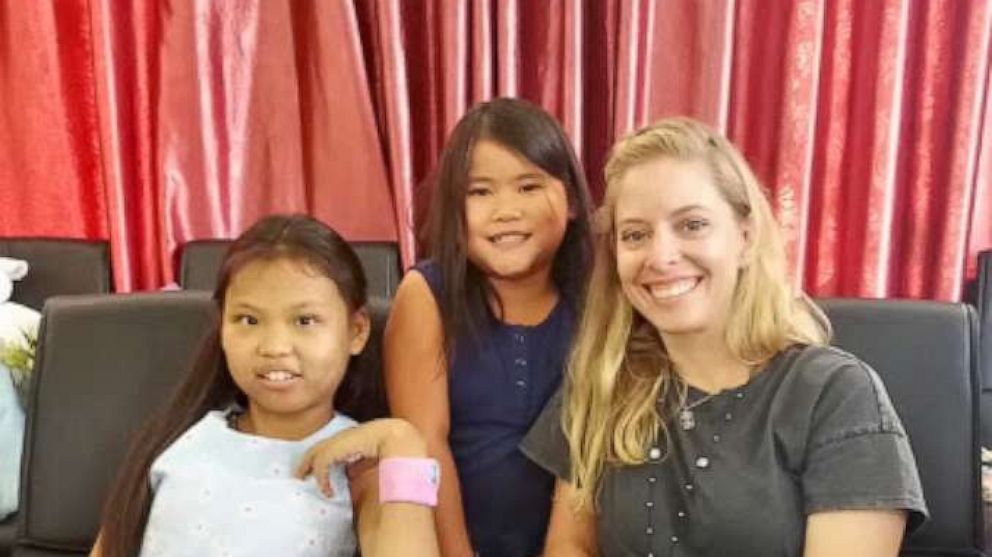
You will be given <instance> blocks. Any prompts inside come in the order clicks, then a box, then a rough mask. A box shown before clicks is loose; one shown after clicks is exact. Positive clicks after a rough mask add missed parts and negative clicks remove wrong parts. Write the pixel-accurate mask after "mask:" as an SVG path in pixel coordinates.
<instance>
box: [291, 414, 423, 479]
mask: <svg viewBox="0 0 992 557" xmlns="http://www.w3.org/2000/svg"><path fill="white" fill-rule="evenodd" d="M426 455H427V444H426V443H425V442H424V439H423V437H421V435H420V433H418V432H417V430H416V429H415V428H414V427H413V426H412V425H410V424H409V423H407V422H406V421H404V420H400V419H396V418H386V419H381V420H372V421H371V422H367V423H364V424H362V425H359V426H356V427H353V428H350V429H346V430H344V431H342V432H340V433H338V434H337V435H335V436H333V437H331V438H329V439H326V440H324V441H321V442H320V443H317V444H316V445H314V446H313V447H311V448H310V450H308V451H307V452H306V454H305V455H303V460H302V461H301V462H300V465H299V466H298V467H297V469H296V474H295V475H296V477H297V478H299V479H301V480H302V479H303V478H306V477H307V476H308V475H311V474H312V475H313V477H314V478H315V479H316V480H317V485H318V486H320V491H321V492H322V493H323V494H324V495H326V496H327V497H331V496H333V495H334V491H333V490H332V489H331V482H330V475H329V472H330V468H331V466H334V465H338V464H346V465H351V464H354V463H356V462H358V461H360V460H364V459H369V460H373V461H374V460H378V459H380V458H385V457H391V456H406V457H423V456H426Z"/></svg>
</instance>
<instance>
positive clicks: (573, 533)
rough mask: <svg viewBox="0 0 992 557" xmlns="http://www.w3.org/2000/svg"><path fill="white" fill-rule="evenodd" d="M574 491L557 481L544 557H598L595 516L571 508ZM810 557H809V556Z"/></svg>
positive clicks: (567, 484) (568, 485)
mask: <svg viewBox="0 0 992 557" xmlns="http://www.w3.org/2000/svg"><path fill="white" fill-rule="evenodd" d="M574 493H575V488H574V487H572V484H570V483H568V482H566V481H563V480H560V479H559V480H557V481H556V482H555V498H554V502H553V503H552V505H551V521H550V523H549V524H548V537H547V540H546V541H545V544H544V556H543V557H596V556H597V555H599V553H598V550H597V546H598V545H599V542H598V539H597V537H596V516H595V515H594V514H593V513H591V512H589V511H585V510H577V509H576V508H575V506H574V505H573V504H572V500H573V494H574ZM807 557H808V556H807Z"/></svg>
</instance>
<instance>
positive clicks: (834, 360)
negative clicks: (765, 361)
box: [778, 345, 881, 396]
mask: <svg viewBox="0 0 992 557" xmlns="http://www.w3.org/2000/svg"><path fill="white" fill-rule="evenodd" d="M779 358H780V362H778V365H779V366H781V373H782V374H783V375H784V377H785V379H786V381H787V382H788V383H790V384H791V386H792V387H793V388H795V389H799V390H802V391H808V392H811V393H813V394H816V395H817V396H823V395H825V394H842V393H850V392H865V391H867V392H870V393H873V394H874V393H875V392H876V391H877V390H878V388H879V387H880V385H881V380H880V379H879V378H878V374H877V373H876V372H875V370H873V369H872V368H871V366H869V365H868V364H866V363H865V362H864V361H862V360H861V359H859V358H858V357H857V356H854V355H853V354H851V353H849V352H846V351H844V350H842V349H840V348H837V347H835V346H827V345H795V346H793V347H790V348H788V349H787V350H785V351H784V352H783V353H782V354H780V355H779Z"/></svg>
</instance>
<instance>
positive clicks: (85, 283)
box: [0, 237, 111, 557]
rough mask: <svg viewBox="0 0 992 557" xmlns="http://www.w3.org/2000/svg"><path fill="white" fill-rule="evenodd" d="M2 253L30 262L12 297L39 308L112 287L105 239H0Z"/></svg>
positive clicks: (9, 533) (10, 523)
mask: <svg viewBox="0 0 992 557" xmlns="http://www.w3.org/2000/svg"><path fill="white" fill-rule="evenodd" d="M0 256H2V257H13V258H16V259H23V260H25V261H27V262H28V265H29V267H30V268H29V270H28V275H27V276H26V277H24V279H22V280H19V281H17V282H15V283H14V291H13V293H12V295H11V300H13V301H14V302H17V303H19V304H23V305H25V306H28V307H31V308H34V309H36V310H39V311H40V310H41V308H42V307H43V306H44V305H45V300H46V299H48V298H49V297H51V296H58V295H64V294H101V293H107V292H110V290H111V272H110V247H109V245H108V244H107V242H104V241H91V240H73V239H63V238H15V237H8V238H0ZM15 520H16V517H14V516H12V517H8V518H7V519H5V520H3V521H0V557H6V556H7V555H10V549H11V546H12V545H13V542H14V531H15V528H14V521H15Z"/></svg>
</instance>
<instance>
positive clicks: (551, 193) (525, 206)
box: [465, 140, 569, 280]
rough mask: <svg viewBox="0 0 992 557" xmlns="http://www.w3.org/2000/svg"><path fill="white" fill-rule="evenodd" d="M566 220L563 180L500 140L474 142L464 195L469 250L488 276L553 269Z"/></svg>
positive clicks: (516, 275) (512, 276) (514, 275)
mask: <svg viewBox="0 0 992 557" xmlns="http://www.w3.org/2000/svg"><path fill="white" fill-rule="evenodd" d="M568 220H569V209H568V196H567V194H566V192H565V186H564V185H563V184H562V183H561V181H560V180H558V179H556V178H554V177H553V176H551V175H550V174H548V173H547V172H545V171H544V170H542V169H541V168H540V167H539V166H537V165H535V164H533V163H531V162H530V161H529V160H527V159H526V158H524V157H523V156H521V155H520V154H519V153H516V152H514V151H512V150H510V149H507V148H506V147H503V146H502V145H500V144H499V143H496V142H494V141H489V140H481V141H479V142H478V143H477V144H476V146H475V149H474V151H473V152H472V169H471V171H470V175H469V185H468V191H467V192H466V196H465V222H466V228H467V230H466V233H467V236H468V237H467V247H468V250H467V251H468V257H469V260H471V261H472V263H473V264H475V265H476V266H477V267H479V269H481V270H482V271H483V272H484V273H486V275H487V276H489V277H491V278H496V279H511V280H512V279H519V278H525V277H530V276H534V275H536V274H538V273H541V272H545V271H547V270H549V269H550V268H551V263H552V262H553V261H554V257H555V253H556V252H557V251H558V247H559V246H560V245H561V242H562V239H563V238H564V237H565V229H566V228H567V226H568Z"/></svg>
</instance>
